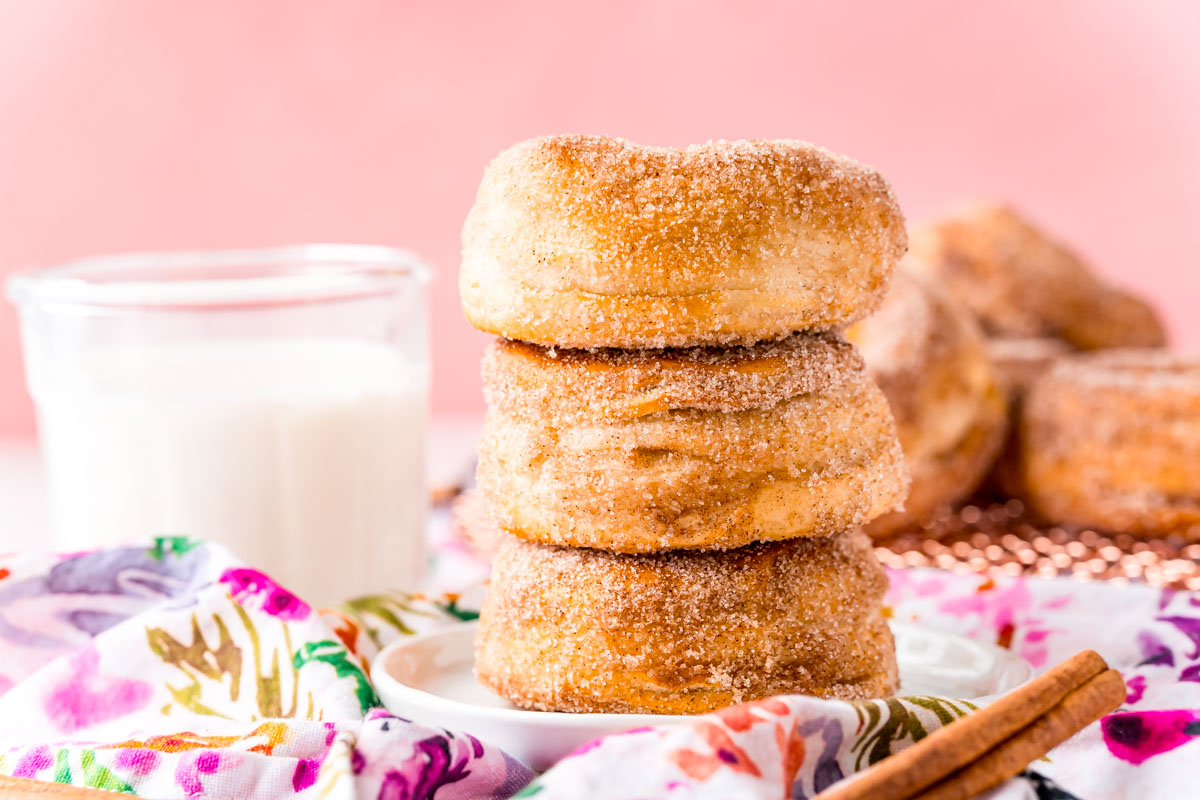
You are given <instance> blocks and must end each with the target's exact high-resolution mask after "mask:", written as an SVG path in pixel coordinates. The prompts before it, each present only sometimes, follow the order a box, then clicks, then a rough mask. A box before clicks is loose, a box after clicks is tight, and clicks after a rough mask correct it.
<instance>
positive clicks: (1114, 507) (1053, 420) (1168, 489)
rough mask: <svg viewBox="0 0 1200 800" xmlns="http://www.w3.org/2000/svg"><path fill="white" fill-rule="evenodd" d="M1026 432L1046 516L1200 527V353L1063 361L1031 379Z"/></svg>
mask: <svg viewBox="0 0 1200 800" xmlns="http://www.w3.org/2000/svg"><path fill="white" fill-rule="evenodd" d="M1021 435H1022V455H1023V470H1022V476H1023V478H1024V481H1025V484H1026V486H1027V491H1028V495H1029V501H1030V504H1031V505H1032V507H1033V509H1034V511H1036V512H1037V514H1038V515H1039V516H1041V517H1042V518H1044V519H1047V520H1050V521H1052V522H1058V523H1067V524H1072V525H1079V526H1086V527H1093V528H1097V529H1099V530H1105V531H1116V532H1121V531H1129V532H1133V533H1139V534H1143V535H1149V536H1165V535H1168V534H1170V533H1173V532H1184V533H1186V532H1188V529H1194V528H1195V526H1197V525H1200V470H1198V469H1197V467H1196V465H1197V464H1200V360H1196V359H1194V358H1187V357H1184V356H1180V355H1177V354H1174V353H1169V352H1167V351H1165V350H1156V349H1149V350H1111V351H1105V352H1102V353H1088V354H1081V355H1074V356H1068V357H1065V358H1062V359H1060V360H1058V361H1057V362H1055V364H1054V366H1053V367H1052V368H1051V369H1050V370H1049V371H1048V372H1047V373H1046V374H1045V375H1044V376H1042V377H1041V378H1040V379H1038V380H1037V381H1036V382H1035V383H1034V385H1033V388H1032V390H1031V391H1030V393H1029V395H1028V397H1027V399H1026V403H1025V412H1024V419H1023V425H1022V431H1021ZM1194 532H1195V531H1194V530H1193V531H1192V533H1194Z"/></svg>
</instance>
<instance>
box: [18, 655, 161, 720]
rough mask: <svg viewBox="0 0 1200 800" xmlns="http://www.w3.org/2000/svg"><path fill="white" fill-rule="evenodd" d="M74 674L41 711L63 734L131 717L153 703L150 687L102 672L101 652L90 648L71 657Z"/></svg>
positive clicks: (55, 689) (48, 697)
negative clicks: (126, 716)
mask: <svg viewBox="0 0 1200 800" xmlns="http://www.w3.org/2000/svg"><path fill="white" fill-rule="evenodd" d="M67 663H68V665H69V666H70V668H71V673H70V674H69V675H67V676H66V677H65V678H64V679H63V680H62V681H61V682H60V683H58V684H57V685H55V686H53V687H52V688H51V689H50V691H49V692H48V693H47V694H46V696H45V698H44V699H43V701H42V710H43V711H45V712H46V716H47V717H49V718H50V719H52V720H53V721H54V723H55V725H56V726H57V727H58V729H59V730H60V731H62V732H63V733H74V732H75V731H78V730H80V729H83V728H87V727H89V726H91V725H97V724H99V723H102V722H108V721H109V720H113V719H116V718H117V717H122V716H125V715H126V714H132V713H133V712H135V711H139V710H140V709H142V708H143V707H144V706H145V705H146V704H147V703H148V702H150V695H151V694H152V691H151V688H150V684H148V683H146V682H144V681H137V680H130V679H128V678H124V677H122V676H120V675H102V674H101V673H100V653H99V652H97V650H96V648H95V647H93V646H91V645H89V646H87V647H84V648H82V649H80V650H79V651H77V652H75V653H74V654H72V655H71V657H70V659H69V660H68V662H67Z"/></svg>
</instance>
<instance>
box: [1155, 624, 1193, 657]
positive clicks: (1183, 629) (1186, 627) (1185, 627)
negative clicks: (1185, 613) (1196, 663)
mask: <svg viewBox="0 0 1200 800" xmlns="http://www.w3.org/2000/svg"><path fill="white" fill-rule="evenodd" d="M1158 621H1159V622H1169V623H1171V624H1172V625H1174V626H1175V627H1176V628H1178V629H1179V632H1180V633H1182V634H1183V635H1184V636H1186V637H1188V638H1189V639H1191V640H1192V644H1194V645H1195V646H1196V649H1195V650H1193V651H1192V652H1190V653H1188V658H1200V618H1197V617H1159V618H1158Z"/></svg>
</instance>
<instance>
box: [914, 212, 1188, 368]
mask: <svg viewBox="0 0 1200 800" xmlns="http://www.w3.org/2000/svg"><path fill="white" fill-rule="evenodd" d="M911 244H912V254H913V259H912V263H913V264H914V266H916V267H918V268H920V269H923V270H925V271H927V272H928V273H929V274H931V275H934V276H936V277H937V279H938V280H939V281H941V282H942V283H943V284H944V286H945V287H946V289H947V290H948V291H949V293H950V294H951V295H952V296H953V297H955V298H956V299H957V300H959V301H960V302H961V303H963V304H964V305H965V306H966V307H967V308H968V309H970V310H971V311H972V312H973V313H974V314H975V315H976V316H977V317H978V318H979V320H980V322H981V323H982V325H983V327H984V330H985V331H986V332H987V333H988V334H989V335H992V336H1004V337H1055V338H1059V339H1062V340H1064V341H1066V342H1068V343H1069V344H1071V345H1072V346H1074V347H1077V348H1079V349H1081V350H1094V349H1102V348H1110V347H1160V346H1162V345H1163V344H1165V342H1166V333H1165V332H1164V330H1163V327H1162V323H1161V321H1160V320H1159V319H1158V316H1157V314H1156V313H1155V311H1154V309H1153V308H1151V307H1150V306H1149V305H1147V304H1146V303H1145V302H1144V301H1143V300H1140V299H1139V298H1137V297H1134V296H1133V295H1131V294H1129V293H1127V292H1125V291H1122V290H1121V289H1118V288H1116V287H1113V286H1110V285H1108V284H1106V283H1104V282H1103V281H1101V280H1100V278H1099V277H1098V276H1096V275H1095V274H1094V273H1092V271H1091V270H1090V269H1089V268H1088V267H1087V265H1085V264H1084V263H1083V262H1082V261H1081V260H1080V259H1079V257H1078V256H1077V255H1076V254H1075V253H1073V252H1071V251H1070V250H1069V249H1067V248H1066V247H1064V246H1063V245H1062V244H1060V243H1059V242H1056V241H1055V240H1053V239H1052V238H1050V237H1049V236H1047V235H1046V234H1045V233H1044V232H1043V231H1041V230H1039V229H1038V228H1036V227H1034V226H1033V225H1031V224H1030V223H1029V222H1028V221H1027V220H1025V219H1024V218H1022V217H1021V216H1020V215H1019V214H1017V213H1016V212H1015V211H1013V210H1012V209H1010V208H1006V207H1003V206H996V205H978V206H972V207H969V208H965V209H962V210H960V211H959V212H957V213H954V214H951V215H948V216H946V217H943V218H942V219H940V220H938V221H936V222H934V223H933V224H930V225H926V226H923V227H919V228H916V229H914V230H913V232H912V241H911Z"/></svg>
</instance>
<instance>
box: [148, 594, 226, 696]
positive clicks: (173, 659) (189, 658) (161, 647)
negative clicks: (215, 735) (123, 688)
mask: <svg viewBox="0 0 1200 800" xmlns="http://www.w3.org/2000/svg"><path fill="white" fill-rule="evenodd" d="M212 618H213V623H214V624H215V625H216V627H217V645H216V647H213V646H211V645H209V644H208V642H207V641H206V640H205V638H204V634H203V632H202V631H201V630H200V621H199V620H198V619H197V618H196V615H195V614H193V615H192V642H191V644H186V645H185V644H183V643H182V642H180V641H179V640H178V639H176V638H175V637H173V636H171V634H169V633H167V632H166V631H165V630H163V629H162V628H147V629H146V639H147V640H148V642H149V645H150V651H151V652H153V653H154V654H155V655H156V656H158V657H159V658H161V659H162V660H163V662H164V663H166V664H170V665H172V666H174V667H176V668H177V669H178V670H179V671H180V672H182V673H183V674H184V675H186V676H187V678H188V679H189V680H190V681H191V685H189V686H182V687H176V686H172V685H171V684H169V683H168V684H166V687H167V691H169V692H170V693H171V696H172V697H174V698H175V702H176V703H178V704H179V705H181V706H183V707H184V708H186V709H188V710H189V711H191V712H193V713H196V714H207V715H209V716H217V717H224V716H225V715H224V714H221V713H220V712H218V711H216V710H215V709H213V708H210V707H209V706H207V705H205V704H203V703H201V702H200V698H201V696H202V695H203V694H204V686H203V684H202V683H201V680H200V679H201V678H204V679H206V680H207V681H209V682H213V681H215V682H218V683H220V682H221V681H222V678H223V677H224V676H225V675H229V676H230V687H229V700H230V702H237V699H238V692H239V690H240V684H241V678H242V650H241V648H240V647H238V646H237V645H235V644H234V643H233V637H231V636H230V635H229V628H227V627H226V625H225V622H224V621H223V620H222V619H221V618H220V616H218V615H217V614H213V615H212ZM226 718H227V719H228V717H226Z"/></svg>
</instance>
